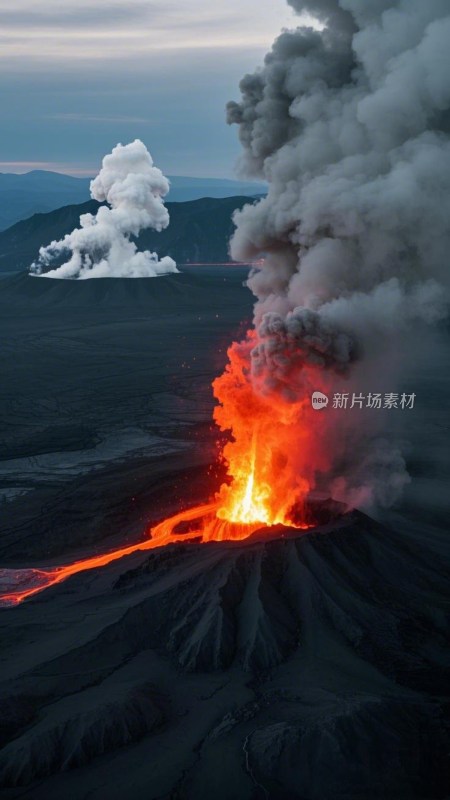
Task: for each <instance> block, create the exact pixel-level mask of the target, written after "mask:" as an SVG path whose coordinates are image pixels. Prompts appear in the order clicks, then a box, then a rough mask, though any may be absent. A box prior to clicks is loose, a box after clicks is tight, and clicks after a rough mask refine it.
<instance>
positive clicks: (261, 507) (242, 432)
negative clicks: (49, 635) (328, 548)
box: [0, 332, 323, 605]
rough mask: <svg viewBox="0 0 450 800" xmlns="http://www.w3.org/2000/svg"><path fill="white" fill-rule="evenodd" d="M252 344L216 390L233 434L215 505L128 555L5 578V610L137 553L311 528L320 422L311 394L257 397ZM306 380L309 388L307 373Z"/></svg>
mask: <svg viewBox="0 0 450 800" xmlns="http://www.w3.org/2000/svg"><path fill="white" fill-rule="evenodd" d="M255 337H256V334H255V332H249V333H248V334H247V338H246V339H245V340H244V341H243V342H241V343H240V344H233V345H232V346H231V347H230V349H229V351H228V355H229V359H230V360H229V364H228V365H227V367H226V369H225V372H224V373H223V375H222V376H221V377H220V378H217V379H216V380H215V381H214V383H213V387H214V394H215V396H216V398H217V400H218V401H219V405H218V406H217V407H216V409H215V412H214V418H215V421H216V423H217V425H218V426H219V428H220V429H221V430H223V431H226V430H228V431H231V433H232V438H231V440H230V441H228V442H227V444H226V445H225V446H224V448H223V459H224V461H225V463H226V465H227V470H228V474H229V476H230V479H231V480H230V482H229V483H226V484H223V485H222V486H221V488H220V490H219V492H218V493H217V495H216V499H215V501H214V502H211V503H206V504H204V505H200V506H196V507H194V508H191V509H188V510H187V511H181V512H179V513H178V514H175V515H174V516H172V517H169V518H168V519H166V520H164V521H163V522H160V523H159V524H158V525H155V527H153V528H151V529H150V531H149V537H148V539H145V540H144V541H141V542H138V543H137V544H133V545H129V546H128V547H122V548H119V549H117V550H113V551H111V552H108V553H103V554H101V555H96V556H92V557H90V558H86V559H81V560H79V561H75V562H73V563H71V564H66V565H62V566H57V567H48V568H39V569H37V568H36V569H33V568H31V569H30V568H29V569H19V570H13V569H4V570H0V605H17V604H18V603H21V602H22V601H23V600H26V599H27V598H29V597H32V596H33V595H35V594H37V593H38V592H41V591H43V590H44V589H46V588H48V587H50V586H54V585H55V584H58V583H62V581H64V580H66V579H67V578H69V577H70V576H71V575H75V574H77V573H78V572H85V571H87V570H92V569H97V568H98V567H104V566H106V565H107V564H110V563H111V562H112V561H117V559H120V558H123V557H124V556H128V555H131V554H132V553H135V552H138V551H144V550H153V549H154V548H157V547H164V546H166V545H168V544H173V543H175V542H186V541H192V540H196V541H198V542H213V541H216V542H217V541H223V540H232V541H239V540H243V539H247V538H248V537H249V536H251V535H252V533H254V532H255V531H256V530H258V529H260V528H267V527H269V526H272V525H279V524H282V525H286V526H289V527H294V528H300V529H306V528H309V527H311V521H310V520H309V519H308V517H307V514H306V511H305V500H306V498H307V495H308V492H309V491H310V489H311V488H312V486H313V480H314V479H313V475H314V469H316V468H318V467H320V465H321V462H323V455H322V456H321V454H320V449H319V448H318V444H317V443H318V440H320V437H318V432H319V431H320V424H321V423H320V418H319V417H314V419H312V418H311V413H312V414H313V416H314V412H311V406H310V403H309V399H308V400H307V399H305V398H306V397H307V391H306V386H305V387H303V391H302V392H300V393H297V394H296V397H298V396H300V397H301V398H303V399H301V400H297V399H295V400H292V398H289V397H286V396H283V394H282V393H281V394H280V393H279V392H277V393H275V392H272V393H271V392H270V391H269V392H268V391H258V386H257V381H255V378H254V375H251V367H250V365H251V358H252V353H253V352H254V350H253V348H254V346H255ZM301 375H302V381H305V380H307V376H308V369H307V368H305V367H304V365H303V367H302V371H301ZM293 379H295V376H293ZM316 385H317V384H316Z"/></svg>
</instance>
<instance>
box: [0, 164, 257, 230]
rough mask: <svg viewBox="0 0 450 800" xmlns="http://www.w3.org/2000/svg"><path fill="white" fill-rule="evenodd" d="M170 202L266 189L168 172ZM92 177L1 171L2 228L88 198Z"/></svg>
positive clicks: (48, 172)
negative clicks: (169, 173)
mask: <svg viewBox="0 0 450 800" xmlns="http://www.w3.org/2000/svg"><path fill="white" fill-rule="evenodd" d="M168 178H169V181H170V185H171V188H170V193H169V195H168V198H169V200H170V201H171V202H186V201H188V200H198V199H199V198H201V197H206V196H210V197H216V198H223V197H231V196H233V195H245V196H248V197H250V196H253V195H258V194H264V193H265V185H264V184H263V183H253V182H251V181H239V180H233V179H228V178H195V177H190V176H183V175H171V176H170V175H169V176H168ZM90 181H91V178H85V177H75V176H73V175H66V174H64V173H60V172H53V171H51V170H31V171H30V172H26V173H23V174H17V173H13V172H0V231H1V230H6V229H7V228H9V227H11V225H14V224H15V223H16V222H19V221H21V220H24V219H26V218H27V217H30V216H32V215H33V214H37V213H46V212H49V211H55V210H56V209H57V208H60V207H61V206H65V205H73V204H76V203H82V202H87V201H88V200H89V184H90Z"/></svg>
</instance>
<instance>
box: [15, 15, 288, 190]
mask: <svg viewBox="0 0 450 800" xmlns="http://www.w3.org/2000/svg"><path fill="white" fill-rule="evenodd" d="M298 20H299V18H298V17H295V15H294V13H293V11H292V9H291V8H290V7H289V6H288V5H287V3H286V2H285V0H216V2H212V3H207V2H205V0H189V2H186V0H166V1H163V0H121V1H120V2H118V1H117V2H116V0H76V2H75V0H64V3H61V0H18V2H16V3H15V4H14V5H13V4H11V2H10V0H0V28H1V37H0V41H1V47H0V57H1V62H2V63H1V78H0V87H1V93H2V110H3V122H2V127H1V133H0V142H1V148H0V171H2V172H26V171H29V170H30V169H53V170H57V171H62V172H68V173H71V174H74V175H87V174H89V175H90V174H93V173H95V172H96V171H97V169H98V166H99V163H100V161H101V157H102V156H103V155H104V154H105V153H107V152H109V151H110V150H111V148H112V147H113V146H114V145H115V144H116V143H117V142H119V141H121V142H123V143H125V142H127V141H130V140H132V139H134V138H136V137H139V138H141V139H142V140H143V141H144V142H145V143H146V145H147V146H148V147H149V149H150V151H151V152H152V155H153V157H154V159H155V162H156V163H157V164H158V165H159V166H160V167H161V168H162V169H163V170H164V171H165V172H168V173H171V174H179V175H198V176H221V177H233V167H234V164H235V161H236V158H237V155H238V153H239V144H238V141H237V130H236V129H235V128H234V127H231V128H230V127H228V126H227V125H226V123H225V112H224V107H225V103H226V102H227V100H231V99H238V97H239V90H238V84H239V80H240V78H241V77H242V75H243V74H244V73H245V72H247V71H253V70H254V68H255V67H256V66H257V65H258V64H260V63H261V60H262V58H263V57H264V54H265V53H266V52H267V50H268V49H269V48H270V45H271V43H272V40H273V39H274V38H275V36H276V35H277V34H278V33H279V32H280V30H281V29H282V28H283V27H294V26H295V25H296V24H298Z"/></svg>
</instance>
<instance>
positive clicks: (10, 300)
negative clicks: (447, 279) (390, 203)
mask: <svg viewBox="0 0 450 800" xmlns="http://www.w3.org/2000/svg"><path fill="white" fill-rule="evenodd" d="M245 276H246V272H245V270H243V269H239V268H218V267H215V268H211V269H205V268H199V269H194V268H191V269H188V270H186V272H185V274H183V275H181V276H178V275H174V276H167V277H163V278H158V279H147V280H110V279H107V280H91V281H75V282H68V281H51V280H45V279H40V278H30V277H27V276H24V275H19V276H13V277H9V278H8V277H7V278H5V279H3V280H1V281H0V320H1V322H0V325H1V338H2V362H3V363H2V393H1V402H0V424H1V430H2V433H1V461H0V495H1V505H0V509H1V536H0V565H1V566H2V567H8V568H11V567H26V566H34V565H38V564H46V565H52V564H56V563H62V562H63V561H64V560H69V559H74V558H78V557H80V556H83V555H90V554H93V553H95V552H100V551H103V550H105V549H112V548H113V547H114V546H116V545H117V543H119V542H120V543H121V544H122V543H123V544H125V543H126V542H132V541H136V540H137V539H138V537H139V536H141V535H142V532H143V530H144V529H145V528H147V527H148V525H149V524H150V523H151V522H152V520H156V519H160V518H162V517H164V516H166V515H167V514H170V513H173V512H174V511H177V510H178V509H179V507H180V505H183V504H185V505H186V504H189V503H191V502H193V501H200V500H204V499H205V496H208V495H209V494H210V493H211V492H212V491H213V489H214V487H215V486H216V484H217V480H218V479H220V476H219V475H217V476H216V475H214V474H213V473H211V471H210V470H209V468H208V467H209V464H210V463H211V462H213V461H214V458H215V455H216V447H215V442H216V439H217V432H216V431H215V430H214V429H213V428H212V426H211V411H212V407H213V398H212V393H211V388H210V383H211V380H212V379H213V378H214V377H215V375H217V374H219V373H220V371H221V370H222V369H223V366H224V364H225V360H226V348H227V346H228V345H229V343H230V342H231V340H232V339H233V338H236V336H238V335H239V333H240V332H243V331H244V330H245V328H246V323H247V322H248V321H249V320H250V318H251V308H252V298H251V295H250V293H249V292H248V290H247V289H245V288H243V286H242V282H243V280H244V279H245ZM441 335H442V342H441V346H440V347H438V348H436V349H435V350H431V349H428V350H427V351H426V352H427V358H426V359H423V358H420V357H419V356H420V354H418V360H417V365H416V371H415V373H414V374H410V375H409V376H405V383H404V389H405V390H408V391H414V392H415V393H416V395H417V401H416V407H415V409H414V410H413V412H410V413H409V416H408V417H405V414H407V413H408V412H401V411H399V412H398V413H396V412H393V414H392V416H391V417H390V419H391V420H392V431H391V432H392V434H394V433H396V435H398V434H399V433H401V435H402V436H403V439H404V444H403V451H404V453H405V455H406V458H407V462H408V469H409V472H410V474H411V477H412V482H411V484H410V485H409V486H408V487H407V489H406V492H405V495H404V499H403V501H402V503H401V504H400V505H399V506H397V507H396V508H395V509H394V510H391V511H389V512H386V513H385V514H384V515H383V518H380V520H379V521H377V522H375V521H374V520H372V519H370V518H369V517H367V516H365V515H364V514H361V513H360V512H352V513H350V514H348V515H345V516H343V517H342V518H341V519H340V520H339V521H338V522H336V523H332V524H329V525H328V526H325V527H324V528H322V529H318V530H317V531H314V532H308V533H302V534H301V535H299V536H298V537H294V538H292V537H291V538H286V539H279V540H268V541H266V540H264V539H261V538H257V539H255V540H251V541H246V542H243V543H239V544H234V543H222V544H209V545H197V544H186V545H174V546H171V547H168V548H164V549H161V550H159V551H154V552H152V553H151V554H150V555H149V554H148V553H147V554H145V553H141V554H139V553H136V554H134V555H133V556H130V557H129V558H127V559H122V560H121V561H120V562H116V563H114V564H111V565H110V566H108V567H106V568H103V569H101V570H98V571H93V572H90V573H84V574H78V575H76V576H74V577H73V578H71V579H69V580H68V581H66V582H65V583H64V584H62V585H60V586H57V587H53V588H51V589H49V590H47V591H45V592H43V593H42V594H40V595H38V596H36V597H35V598H33V599H32V600H30V601H28V602H26V603H24V604H23V605H20V606H17V607H15V608H9V609H2V610H0V629H1V631H0V634H1V662H0V663H1V670H0V743H1V749H0V785H1V787H2V788H1V789H0V797H2V798H3V797H4V798H7V799H8V800H9V798H27V800H35V798H36V800H44V799H45V800H52V799H53V798H61V797H64V798H65V799H66V798H67V800H84V798H89V800H116V799H117V800H119V798H130V800H144V799H145V800H157V799H161V800H163V798H164V800H169V798H171V799H172V798H173V800H184V799H186V800H191V798H192V800H210V798H212V797H214V798H215V799H216V800H263V799H264V798H274V799H275V800H278V798H279V799H280V800H349V799H350V798H351V800H363V799H364V800H368V799H369V800H370V799H371V798H377V800H378V798H379V800H411V798H423V800H434V799H435V798H436V799H437V798H442V800H444V799H445V798H448V797H449V796H450V795H449V789H448V787H449V785H450V769H449V752H450V738H449V728H448V716H447V715H448V707H449V697H448V686H449V677H450V675H449V661H450V657H449V635H448V634H449V625H448V619H449V617H448V611H449V602H448V585H449V584H448V579H449V575H448V554H449V545H448V531H447V520H448V511H449V499H448V490H447V486H448V478H449V472H450V469H449V455H448V413H447V409H448V388H449V387H448V374H449V371H448V366H449V364H448V360H449V358H448V353H449V349H448V341H447V339H446V336H447V334H446V333H445V332H442V334H441ZM433 354H434V355H433ZM432 356H433V357H432ZM402 414H403V416H402ZM387 434H388V435H389V431H387Z"/></svg>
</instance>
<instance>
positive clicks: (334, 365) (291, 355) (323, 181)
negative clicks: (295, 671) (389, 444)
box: [227, 0, 450, 483]
mask: <svg viewBox="0 0 450 800" xmlns="http://www.w3.org/2000/svg"><path fill="white" fill-rule="evenodd" d="M289 2H290V5H291V6H292V7H293V8H294V9H295V10H296V11H298V13H301V12H304V11H306V12H309V13H310V14H312V15H313V16H315V17H316V18H317V19H318V20H320V22H321V23H322V25H323V29H322V30H321V31H317V30H312V29H311V28H307V27H299V28H298V29H296V30H294V31H285V32H283V33H282V34H281V36H279V37H278V39H277V40H276V41H275V42H274V45H273V47H272V50H271V52H270V53H268V54H267V56H266V58H265V61H264V65H263V67H262V68H261V69H259V70H257V71H256V72H255V73H254V74H253V75H246V76H245V77H244V78H243V80H242V82H241V85H240V88H241V93H242V98H241V100H240V102H231V103H229V104H228V107H227V113H228V121H229V123H235V124H237V125H238V126H239V135H240V139H241V142H242V145H243V150H244V152H243V155H242V157H241V161H240V170H241V172H242V173H243V174H246V175H249V176H252V177H258V178H263V179H265V180H267V181H268V183H269V191H268V194H267V196H266V197H265V198H263V199H262V200H261V201H259V202H258V203H257V204H254V205H247V206H245V207H244V208H243V209H242V210H241V211H238V212H236V213H235V217H234V220H235V223H236V226H237V229H236V232H235V234H234V236H233V239H232V241H231V254H232V257H233V258H234V259H236V260H242V261H245V260H250V259H256V258H258V257H261V256H263V257H264V259H265V260H264V264H263V268H262V269H260V270H257V271H256V270H255V271H254V272H253V274H252V275H251V276H250V279H249V286H250V288H251V289H252V291H253V293H254V294H255V296H256V298H257V301H256V305H255V325H256V329H257V334H258V339H259V341H260V342H261V344H259V345H257V349H256V351H255V353H254V355H253V365H252V369H253V372H254V374H255V376H254V381H255V385H256V386H257V387H259V388H260V389H261V387H262V389H263V390H264V386H265V385H270V386H271V387H273V386H274V385H276V383H277V381H279V378H280V361H279V358H278V357H277V358H274V357H273V355H272V354H273V352H275V353H276V352H278V353H279V352H282V353H283V359H284V361H283V365H282V372H283V376H284V377H283V380H282V382H281V383H282V385H283V386H284V385H285V383H286V382H288V381H287V378H286V376H288V374H289V364H292V365H294V364H295V360H296V359H297V358H298V353H299V351H300V352H302V353H303V355H305V354H306V361H307V362H309V363H311V359H312V360H313V361H314V359H318V360H317V366H318V368H319V369H324V370H331V371H333V370H334V371H338V372H339V371H342V367H343V361H342V358H343V353H344V354H345V352H346V353H347V363H346V372H347V374H348V375H350V379H349V380H350V381H351V379H352V378H351V376H352V375H353V376H356V377H357V378H358V381H359V384H358V386H359V388H364V383H366V384H367V389H368V390H370V388H371V386H370V382H371V380H374V379H375V380H376V375H375V365H376V369H379V366H380V355H381V354H382V355H383V369H384V371H385V373H386V375H389V374H390V375H391V376H392V374H393V370H392V360H393V353H394V352H395V350H396V340H398V339H400V338H401V337H409V339H410V342H411V344H412V346H413V342H414V337H415V336H419V335H420V333H419V331H420V326H421V325H423V324H428V323H434V322H436V321H437V320H439V319H441V318H442V317H444V316H445V314H446V312H447V297H448V295H447V289H448V268H447V259H448V252H449V250H450V227H449V225H448V219H449V215H450V137H449V132H450V81H449V78H448V76H449V75H450V48H449V46H448V43H449V41H450V8H449V4H448V2H447V0H429V1H428V0H427V2H426V3H425V2H423V0H364V2H363V0H304V1H303V0H289ZM309 314H311V315H312V316H308V315H309ZM274 315H275V316H274ZM306 320H309V324H308V325H306V324H304V325H303V327H302V324H303V322H305V321H306ZM295 321H300V322H299V327H298V329H297V332H296V334H295V335H294V339H295V341H296V347H292V346H291V345H292V341H293V340H292V335H291V328H292V325H293V324H297V323H296V322H295ZM312 321H314V322H312ZM311 325H312V326H313V329H314V333H313V335H312V338H311ZM274 327H275V328H276V331H277V332H276V334H274V333H273V330H274ZM268 331H269V332H270V334H269V335H268ZM330 331H332V332H333V333H332V334H331V333H330ZM340 337H341V338H340ZM343 341H345V342H348V343H351V344H348V345H347V346H346V347H344V348H342V347H341V346H340V344H339V342H343ZM268 353H269V354H270V355H269V357H268V356H267V354H268ZM349 354H351V356H350V355H349ZM302 357H303V356H302ZM320 362H322V363H320ZM344 362H345V357H344ZM262 365H263V367H262ZM262 368H264V369H265V370H266V379H265V382H261V370H262ZM391 388H392V389H395V386H392V387H391ZM349 416H350V415H349ZM352 421H353V418H352ZM343 424H344V425H345V422H344V423H343ZM349 436H350V433H349ZM347 446H349V445H348V438H347ZM377 447H378V446H377ZM371 458H372V457H370V456H367V457H365V458H364V463H366V464H370V463H371ZM389 460H390V459H389V458H388V457H384V459H383V463H384V465H385V467H386V464H388V463H389ZM393 460H394V461H395V460H396V462H397V465H398V463H399V459H393ZM387 472H388V470H387V468H386V469H383V470H381V473H382V474H383V475H384V474H385V473H387ZM381 473H380V474H381ZM381 482H382V481H378V483H381ZM397 482H398V483H401V481H400V480H398V481H397Z"/></svg>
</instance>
